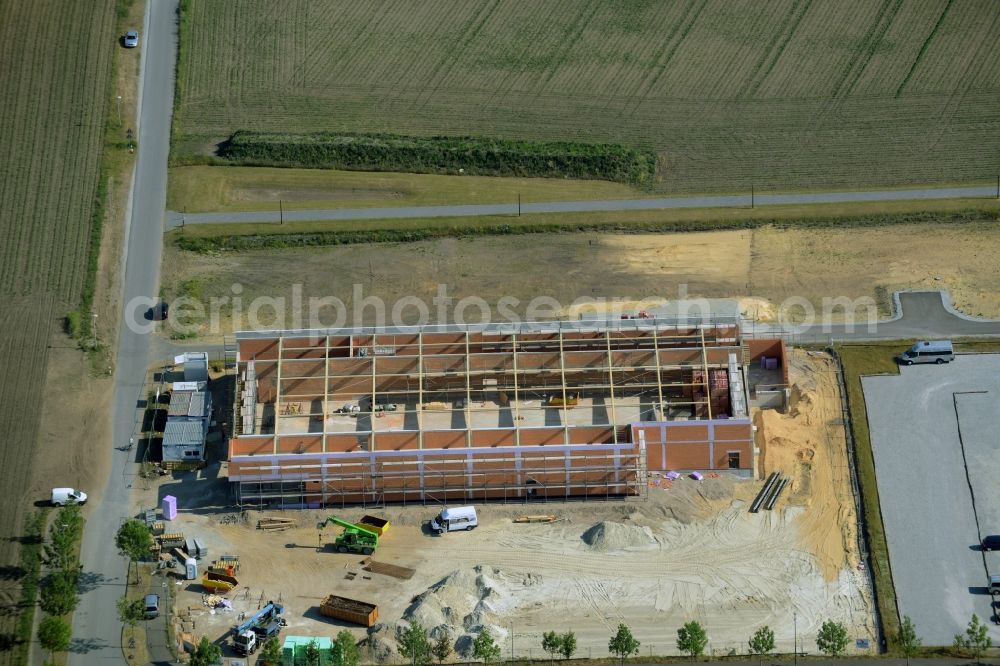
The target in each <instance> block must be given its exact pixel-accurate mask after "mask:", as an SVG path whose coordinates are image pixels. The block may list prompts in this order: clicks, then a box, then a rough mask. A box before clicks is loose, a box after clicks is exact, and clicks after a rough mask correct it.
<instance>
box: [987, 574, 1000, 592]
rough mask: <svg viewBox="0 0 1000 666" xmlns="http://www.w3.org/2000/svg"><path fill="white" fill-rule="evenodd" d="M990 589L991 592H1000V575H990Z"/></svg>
mask: <svg viewBox="0 0 1000 666" xmlns="http://www.w3.org/2000/svg"><path fill="white" fill-rule="evenodd" d="M988 589H989V592H990V594H1000V576H996V575H993V576H990V586H989V588H988Z"/></svg>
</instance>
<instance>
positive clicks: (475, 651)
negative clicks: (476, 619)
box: [472, 627, 500, 664]
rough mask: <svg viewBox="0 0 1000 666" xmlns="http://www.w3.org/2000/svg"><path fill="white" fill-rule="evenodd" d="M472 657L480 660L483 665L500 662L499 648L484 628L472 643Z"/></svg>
mask: <svg viewBox="0 0 1000 666" xmlns="http://www.w3.org/2000/svg"><path fill="white" fill-rule="evenodd" d="M472 656H473V657H475V658H476V659H482V660H483V663H484V664H492V663H493V662H495V661H499V660H500V646H499V645H497V642H496V641H495V640H493V634H491V633H490V630H489V629H487V628H486V627H483V628H482V629H481V630H480V631H479V635H478V636H476V640H474V641H473V642H472Z"/></svg>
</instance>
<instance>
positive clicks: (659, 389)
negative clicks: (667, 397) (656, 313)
mask: <svg viewBox="0 0 1000 666" xmlns="http://www.w3.org/2000/svg"><path fill="white" fill-rule="evenodd" d="M653 354H655V355H656V394H657V395H658V396H659V401H660V402H659V403H658V404H657V406H656V408H657V409H658V410H660V420H661V421H666V420H667V410H666V409H665V408H664V406H663V375H661V374H660V342H659V336H658V335H657V329H656V325H655V324H654V325H653ZM640 420H641V419H640Z"/></svg>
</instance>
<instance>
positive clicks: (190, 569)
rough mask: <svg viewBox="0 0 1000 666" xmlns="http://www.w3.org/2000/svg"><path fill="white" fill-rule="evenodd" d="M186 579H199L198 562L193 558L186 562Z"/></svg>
mask: <svg viewBox="0 0 1000 666" xmlns="http://www.w3.org/2000/svg"><path fill="white" fill-rule="evenodd" d="M184 577H185V578H186V579H188V580H196V579H197V578H198V560H196V559H194V558H193V557H189V558H187V559H186V560H184Z"/></svg>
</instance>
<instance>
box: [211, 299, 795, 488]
mask: <svg viewBox="0 0 1000 666" xmlns="http://www.w3.org/2000/svg"><path fill="white" fill-rule="evenodd" d="M761 345H763V347H762V346H761ZM753 346H756V347H757V349H758V351H757V352H754V349H753ZM763 348H766V349H767V350H768V351H769V352H770V350H779V351H780V355H782V356H783V353H784V352H783V346H782V345H781V343H780V342H779V341H753V342H752V343H744V341H743V340H742V338H741V335H740V328H739V324H738V322H737V321H735V320H733V321H729V322H721V323H720V322H707V323H706V322H704V321H699V322H698V323H694V324H678V323H677V322H676V321H674V322H670V321H666V320H658V319H628V320H598V321H576V322H530V323H522V324H505V325H490V326H457V325H446V326H441V325H438V326H423V327H399V328H393V329H380V330H378V331H375V330H373V329H337V330H295V331H255V332H244V333H239V334H238V335H237V338H236V352H237V381H238V383H237V390H236V399H237V402H236V405H235V406H234V409H235V414H234V423H235V426H234V429H235V433H234V436H233V437H232V439H231V440H230V442H229V460H228V467H227V470H228V471H227V473H228V478H229V480H230V481H231V482H232V484H233V489H234V493H235V495H236V497H237V499H238V501H239V502H240V503H242V504H248V505H271V506H284V507H290V506H310V507H318V506H322V505H341V504H347V503H366V504H367V503H382V502H403V503H408V502H429V501H433V502H452V503H454V502H463V501H474V500H482V499H498V500H511V501H525V500H528V499H532V498H537V499H551V498H565V497H585V496H601V497H606V496H612V495H616V496H618V495H631V494H639V493H641V492H642V491H643V490H644V489H645V488H646V487H647V482H648V480H649V479H650V475H655V474H656V473H660V474H663V473H667V472H668V471H671V470H677V471H691V470H701V471H705V470H714V469H729V470H741V471H742V472H741V473H744V474H752V473H753V472H752V470H753V469H754V466H755V460H754V446H753V427H752V425H751V421H750V415H749V413H748V395H747V389H746V381H745V375H744V371H745V363H746V362H748V361H749V360H750V357H751V356H753V355H755V354H756V355H759V354H760V351H759V350H760V349H763Z"/></svg>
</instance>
